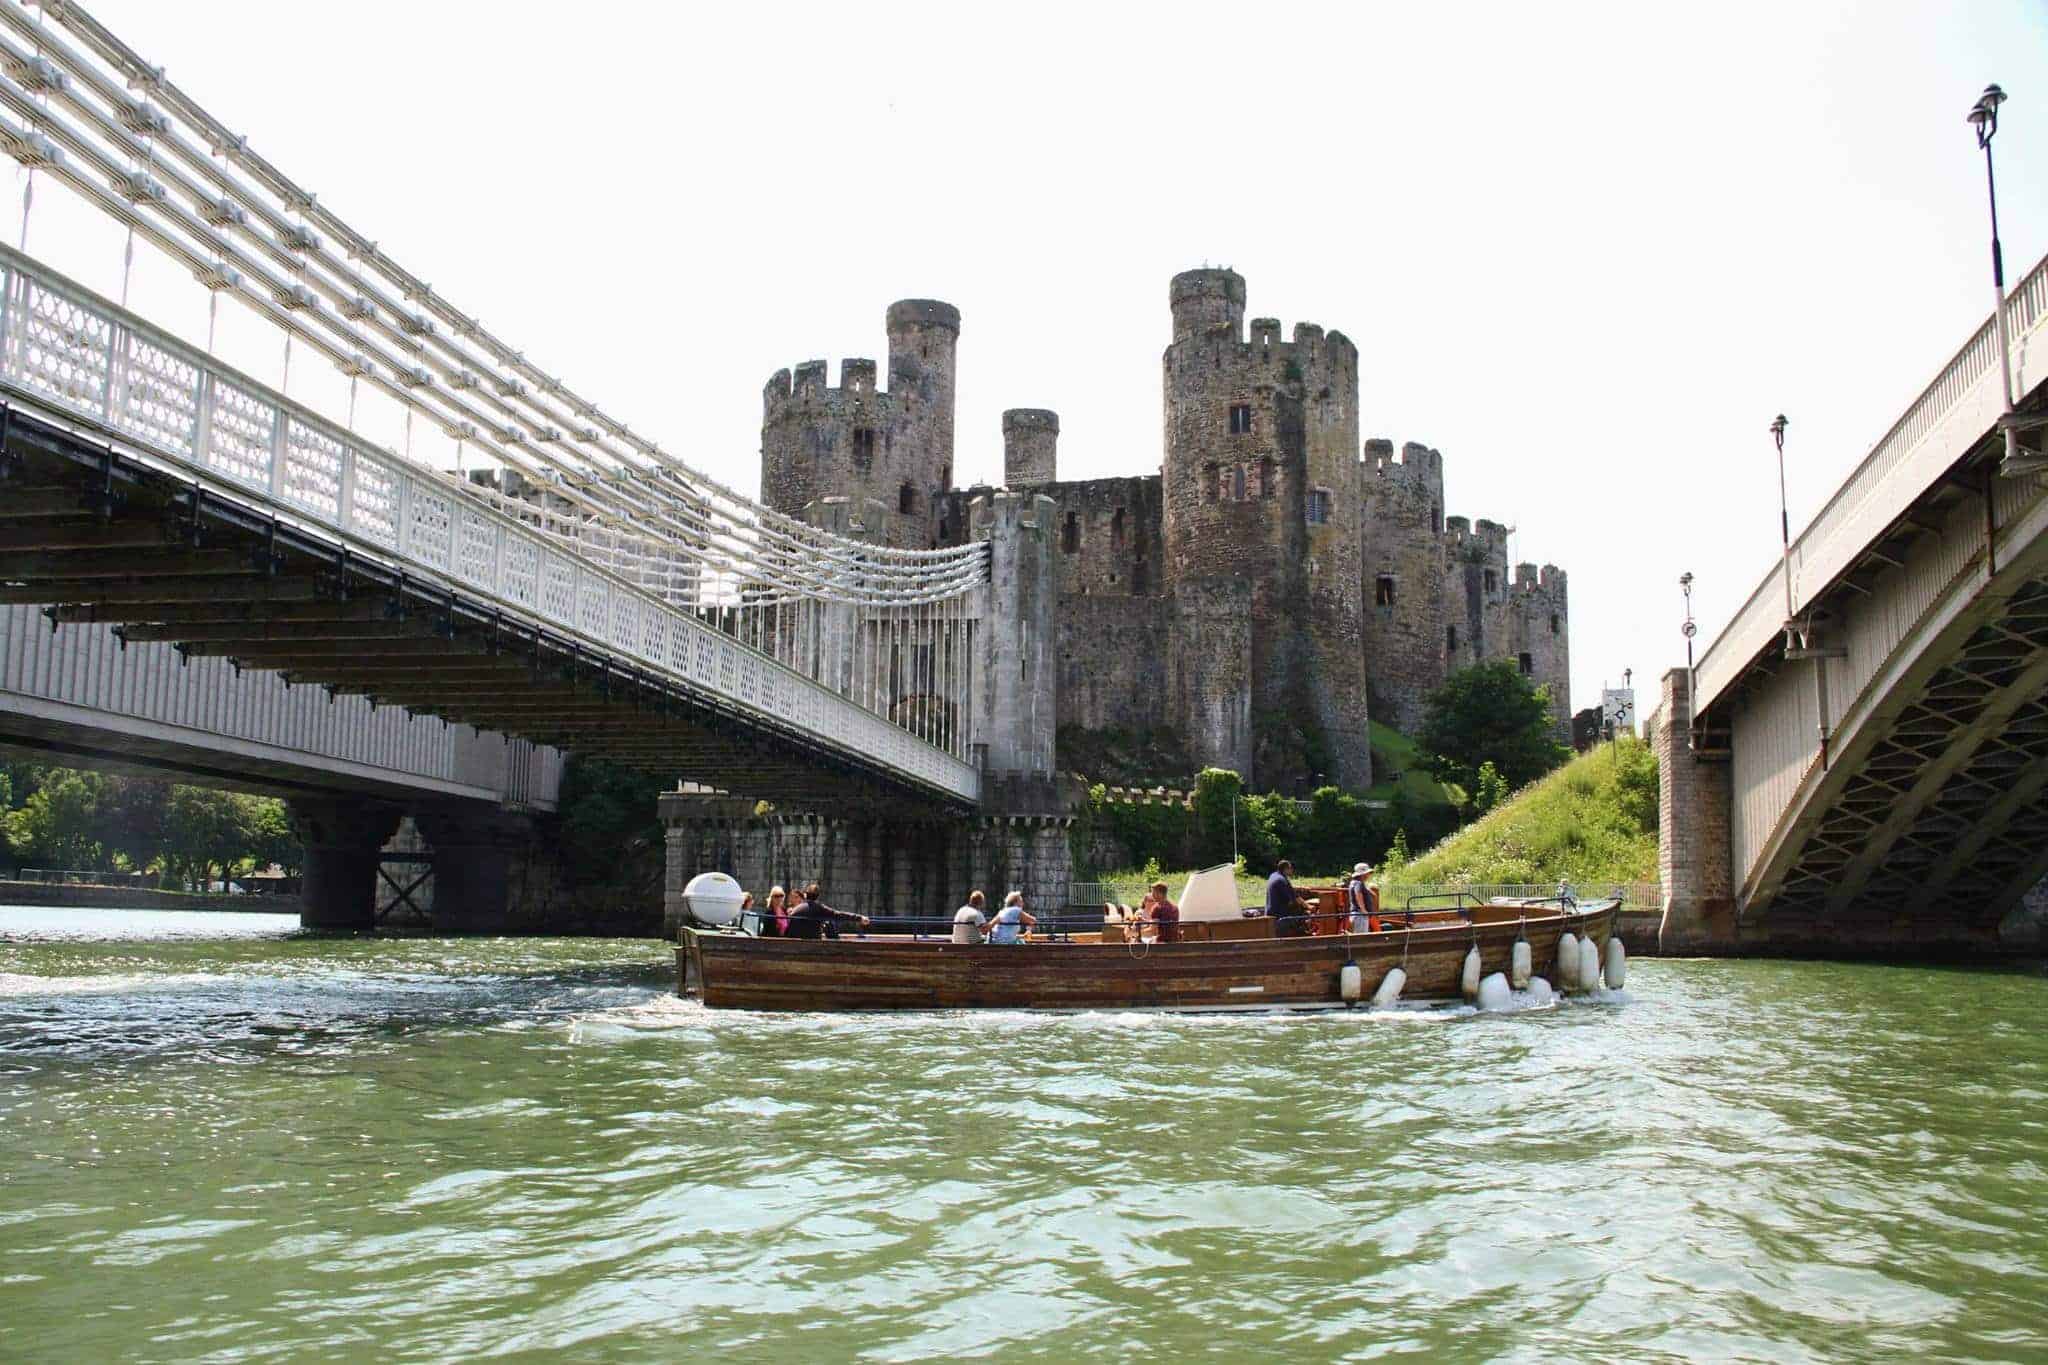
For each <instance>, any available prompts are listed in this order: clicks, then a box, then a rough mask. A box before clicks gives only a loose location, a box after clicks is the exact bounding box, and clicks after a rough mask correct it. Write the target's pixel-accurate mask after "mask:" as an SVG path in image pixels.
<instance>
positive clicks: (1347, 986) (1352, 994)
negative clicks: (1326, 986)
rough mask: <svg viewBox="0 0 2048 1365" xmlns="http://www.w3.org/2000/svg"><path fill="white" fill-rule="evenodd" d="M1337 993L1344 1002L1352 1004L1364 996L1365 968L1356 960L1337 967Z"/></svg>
mask: <svg viewBox="0 0 2048 1365" xmlns="http://www.w3.org/2000/svg"><path fill="white" fill-rule="evenodd" d="M1337 994H1338V996H1339V997H1341V998H1342V999H1343V1001H1344V1003H1345V1004H1347V1005H1349V1004H1353V1003H1355V1002H1356V1001H1358V1000H1360V999H1363V998H1364V996H1365V969H1364V968H1363V967H1361V966H1359V965H1358V964H1357V963H1356V962H1347V963H1345V964H1344V965H1343V966H1342V967H1339V968H1338V969H1337Z"/></svg>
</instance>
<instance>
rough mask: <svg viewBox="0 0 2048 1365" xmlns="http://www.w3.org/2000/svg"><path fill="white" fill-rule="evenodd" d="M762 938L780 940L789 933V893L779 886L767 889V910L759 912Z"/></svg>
mask: <svg viewBox="0 0 2048 1365" xmlns="http://www.w3.org/2000/svg"><path fill="white" fill-rule="evenodd" d="M759 932H760V935H761V937H762V938H781V937H783V936H784V935H785V934H787V933H788V932H789V893H788V892H787V891H784V890H783V889H782V888H781V887H779V886H771V887H769V888H768V908H767V909H766V910H763V911H762V912H761V928H760V931H759Z"/></svg>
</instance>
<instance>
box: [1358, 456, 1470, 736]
mask: <svg viewBox="0 0 2048 1365" xmlns="http://www.w3.org/2000/svg"><path fill="white" fill-rule="evenodd" d="M1362 504H1363V505H1362V507H1361V511H1360V516H1361V521H1362V540H1363V554H1362V556H1361V560H1360V566H1361V568H1362V570H1363V572H1362V574H1361V580H1362V581H1361V583H1360V585H1359V594H1360V598H1361V600H1362V602H1363V607H1362V612H1361V614H1362V617H1363V621H1364V626H1365V671H1366V686H1367V689H1368V691H1369V692H1370V694H1371V698H1372V702H1371V705H1372V713H1373V717H1374V719H1376V720H1379V721H1380V722H1382V723H1383V724H1387V725H1391V726H1393V727H1394V728H1395V729H1396V730H1399V731H1401V732H1402V733H1404V734H1410V735H1412V734H1414V733H1416V732H1417V731H1418V730H1420V729H1421V728H1422V716H1423V701H1424V699H1425V698H1427V697H1428V696H1429V694H1430V693H1431V692H1433V691H1435V690H1436V689H1437V688H1439V687H1441V686H1442V685H1443V681H1444V676H1445V674H1444V625H1445V620H1446V617H1445V607H1444V591H1445V588H1446V586H1447V582H1448V580H1447V577H1446V574H1445V571H1444V543H1443V513H1444V467H1443V456H1442V455H1440V454H1438V453H1437V452H1436V451H1434V450H1431V449H1430V448H1429V447H1427V446H1423V445H1418V444H1416V443H1414V442H1412V441H1411V442H1409V443H1407V444H1406V445H1404V446H1402V447H1401V453H1400V455H1399V456H1398V457H1396V455H1395V454H1394V443H1393V442H1392V441H1386V440H1373V441H1367V442H1366V443H1365V483H1364V497H1363V500H1362Z"/></svg>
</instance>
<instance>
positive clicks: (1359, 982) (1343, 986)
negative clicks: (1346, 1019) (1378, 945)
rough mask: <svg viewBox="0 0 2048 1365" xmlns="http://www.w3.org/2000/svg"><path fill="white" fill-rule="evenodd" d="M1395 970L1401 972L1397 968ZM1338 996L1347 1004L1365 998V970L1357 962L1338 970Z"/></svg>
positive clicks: (1348, 963) (1346, 964) (1347, 964)
mask: <svg viewBox="0 0 2048 1365" xmlns="http://www.w3.org/2000/svg"><path fill="white" fill-rule="evenodd" d="M1395 970H1397V971H1398V970H1399V968H1396V969H1395ZM1337 994H1338V996H1339V997H1340V998H1342V1000H1343V1001H1344V1003H1345V1004H1347V1005H1350V1004H1355V1003H1357V1002H1358V1001H1359V1000H1361V999H1363V998H1364V996H1365V969H1364V968H1363V967H1361V966H1359V965H1358V964H1357V963H1356V962H1347V963H1345V964H1344V965H1343V966H1342V967H1339V968H1338V969H1337Z"/></svg>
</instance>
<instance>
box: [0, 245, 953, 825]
mask: <svg viewBox="0 0 2048 1365" xmlns="http://www.w3.org/2000/svg"><path fill="white" fill-rule="evenodd" d="M0 387H4V389H6V390H7V391H8V396H9V398H10V399H11V400H12V401H20V400H21V399H22V398H26V399H28V400H30V401H31V403H33V404H34V405H35V406H37V407H39V408H42V409H44V410H48V411H51V412H53V413H56V414H58V415H60V416H61V415H75V416H77V417H82V418H84V419H86V420H88V421H89V422H91V423H93V424H94V425H95V426H97V427H99V428H102V429H104V430H105V431H107V432H110V433H115V434H116V435H118V437H120V438H122V439H123V441H124V443H125V444H126V445H127V447H128V448H129V449H130V450H131V451H132V452H133V453H135V454H136V455H137V456H138V457H139V458H142V459H143V460H144V461H145V462H148V463H151V464H154V465H156V466H158V467H160V468H163V469H165V470H166V471H167V472H170V473H173V474H175V475H176V476H178V477H179V478H181V479H184V480H187V481H192V480H198V481H200V482H202V483H204V484H205V485H207V486H209V487H210V488H213V489H215V490H219V491H221V492H223V493H224V494H226V495H229V496H233V497H236V498H237V499H239V500H240V501H243V502H244V503H247V504H251V505H256V506H260V507H263V508H265V509H266V510H267V511H269V512H270V513H272V514H274V515H277V516H279V517H280V519H282V520H286V521H289V522H294V523H297V524H300V525H304V526H308V527H312V528H318V529H319V530H322V531H324V532H327V533H329V534H330V535H331V536H332V537H333V538H335V539H337V540H338V541H340V542H342V543H344V544H347V545H349V546H350V547H351V548H353V549H355V550H359V551H362V552H365V553H366V554H368V555H370V556H371V557H372V558H376V559H380V560H382V561H384V562H388V563H391V564H393V565H398V566H403V567H404V568H405V569H406V571H407V572H408V573H409V574H412V575H415V576H416V577H418V578H419V579H420V580H421V581H422V582H423V583H429V584H442V585H446V586H448V587H453V588H460V589H461V590H464V591H466V592H468V593H469V594H471V595H472V596H474V597H476V598H479V599H481V600H483V601H485V602H487V603H490V604H493V605H495V606H498V607H500V608H502V609H504V610H506V611H507V612H509V613H511V614H513V615H516V616H520V617H524V618H526V619H528V620H530V621H533V622H536V623H538V624H540V625H542V626H545V627H546V628H548V629H549V630H552V631H555V632H557V633H559V634H561V635H563V636H565V637H570V638H573V639H576V640H579V641H581V642H583V643H585V644H588V645H590V646H594V647H596V648H598V649H600V650H603V651H608V652H611V653H613V654H615V655H617V656H618V657H620V658H622V659H625V660H630V661H632V662H633V663H635V664H638V665H640V666H642V667H644V668H647V669H648V670H649V671H651V672H652V673H654V674H656V675H657V676H663V677H668V678H672V679H677V680H680V681H682V682H685V683H687V684H688V685H689V686H691V687H693V688H697V689H702V690H703V691H706V692H710V693H713V694H716V695H717V696H718V697H720V698H723V699H724V700H726V701H728V702H731V703H735V704H736V705H737V706H738V707H739V708H740V709H742V710H743V711H745V712H749V713H752V714H755V715H757V716H759V717H761V718H762V720H763V721H764V723H765V722H775V723H777V724H779V725H782V724H793V725H795V726H796V727H797V728H799V729H801V730H803V731H806V732H808V733H810V734H812V735H815V736H819V737H821V738H823V739H824V741H825V742H826V743H828V744H831V745H836V746H839V747H841V748H843V749H847V750H851V751H853V752H857V753H860V754H864V755H867V756H869V757H871V758H873V759H875V760H878V761H879V762H880V763H882V764H883V765H885V766H887V767H889V768H891V769H894V770H896V771H898V772H900V773H903V774H905V775H907V776H909V777H912V778H915V779H917V780H918V781H921V782H923V783H925V784H927V785H928V786H930V787H933V788H936V789H938V790H940V791H943V792H947V793H949V794H951V795H954V796H957V797H961V798H964V799H967V800H970V801H971V800H974V799H976V798H977V797H978V794H979V790H980V779H979V774H978V772H977V771H976V769H975V768H974V767H973V766H972V765H971V764H969V763H967V762H966V761H964V760H963V759H962V758H961V757H959V756H958V755H957V754H956V753H954V752H949V749H950V748H951V747H952V746H954V745H956V744H961V743H964V739H965V737H964V736H963V735H961V734H960V733H959V730H958V725H957V722H956V723H955V724H954V728H953V729H952V730H951V731H950V732H945V733H941V730H942V728H943V727H941V726H939V725H937V724H936V723H934V724H933V725H932V726H931V727H930V730H929V733H932V734H933V735H934V736H935V737H936V738H934V739H927V738H923V737H920V735H919V734H917V733H913V732H912V730H911V729H910V728H906V726H905V724H903V723H899V722H901V721H903V720H905V719H906V716H905V715H904V714H900V713H902V712H903V711H904V707H903V703H904V702H905V701H906V700H907V699H912V698H915V697H919V696H922V695H926V694H925V693H920V692H918V691H916V690H915V689H916V688H918V687H920V686H924V687H931V688H934V689H935V688H936V685H937V684H936V679H935V678H934V677H933V676H932V672H933V670H935V669H936V668H937V667H939V666H940V661H937V660H933V659H929V658H927V659H923V660H922V661H920V658H919V656H917V655H916V652H915V651H916V650H917V649H918V648H919V647H920V645H921V644H922V646H923V647H926V648H929V647H930V646H931V645H932V644H933V643H934V642H938V643H941V644H943V643H944V642H945V632H943V631H940V630H939V629H937V627H936V625H935V623H937V622H940V621H941V620H943V619H945V618H944V616H943V611H942V609H950V610H956V611H957V610H958V608H957V603H958V602H959V600H960V598H959V594H958V592H957V591H956V592H955V594H954V595H953V596H952V597H951V598H950V599H947V600H945V601H940V602H915V601H912V602H904V601H900V600H892V599H886V598H885V599H883V602H884V605H874V604H872V603H870V602H868V601H867V600H866V599H864V598H863V596H862V593H861V590H860V583H861V574H863V573H864V572H865V569H866V566H864V565H860V564H858V563H856V562H855V561H856V560H857V559H858V555H859V552H860V550H861V549H862V547H860V546H858V545H850V546H849V547H845V548H842V549H841V550H840V551H836V553H843V554H844V556H845V558H846V564H845V565H844V566H843V569H842V573H841V580H842V582H843V583H845V584H846V585H847V590H846V591H844V592H842V593H841V594H840V595H839V596H838V597H837V598H836V599H827V598H825V597H823V596H822V595H819V596H808V597H807V596H799V595H797V594H794V593H790V592H780V593H764V594H762V599H763V600H761V601H759V602H748V601H746V600H744V594H741V595H740V596H739V597H736V598H735V599H734V600H733V601H731V602H730V603H725V604H722V605H721V604H714V605H710V606H706V605H702V604H699V605H695V606H692V605H689V604H688V603H686V602H680V601H676V600H670V598H671V597H673V596H675V594H669V595H663V594H659V593H657V592H654V591H650V590H649V589H648V588H647V587H645V586H641V585H640V584H638V583H635V582H632V581H628V579H626V578H624V577H621V575H620V573H619V572H616V571H615V569H614V567H612V566H611V565H608V564H606V563H600V562H598V561H597V560H595V559H593V558H591V557H589V556H586V555H584V554H581V553H578V550H577V546H576V545H575V543H574V542H573V541H572V540H570V539H566V538H565V537H564V536H562V535H560V534H552V533H550V532H549V531H548V530H545V529H543V528H542V527H541V526H539V525H536V524H534V521H535V520H538V519H537V518H533V519H522V517H520V516H518V515H515V512H516V510H517V508H516V506H515V507H514V508H512V509H509V510H508V509H507V508H506V507H503V506H497V505H491V504H489V503H487V502H485V501H483V500H480V499H479V498H477V497H475V496H472V485H470V484H469V483H468V482H467V481H465V480H461V479H457V478H453V477H451V476H449V475H446V474H442V473H437V472H435V471H432V470H428V469H425V468H423V467H421V466H418V465H415V464H413V463H411V462H408V461H406V460H404V459H403V458H401V457H399V456H397V455H395V454H393V453H391V452H389V451H386V450H382V449H379V448H377V447H375V446H373V445H371V444H369V443H367V442H364V441H362V440H360V439H358V438H356V437H355V436H353V435H351V434H350V433H349V432H348V431H346V430H345V429H343V428H341V427H338V426H336V425H334V424H333V423H331V422H328V421H326V420H325V419H323V418H321V417H319V416H318V415H316V414H314V413H313V412H311V411H309V410H307V409H305V408H304V407H302V406H300V405H299V404H296V403H293V402H292V401H290V400H289V399H287V398H285V397H284V396H283V395H281V394H277V393H274V392H272V391H270V390H268V389H266V388H265V387H263V386H262V385H260V384H257V383H255V382H254V381H253V380H251V379H249V378H248V377H247V376H245V375H242V374H240V373H239V372H237V371H234V370H231V369H229V368H227V367H226V366H223V365H220V364H219V363H217V362H215V361H213V360H212V359H210V358H209V357H208V356H206V355H205V354H204V353H203V352H201V351H199V350H197V349H195V348H193V347H191V346H188V345H186V344H185V343H183V342H181V341H179V340H177V339H176V338H174V337H171V336H169V335H168V334H166V333H163V332H161V331H158V330H157V329H155V328H154V327H152V326H151V325H150V324H149V323H147V322H146V321H145V320H143V319H141V318H139V317H137V316H135V315H134V314H131V313H129V312H128V311H127V310H125V309H122V308H120V307H118V306H117V305H115V304H113V303H111V302H110V301H108V300H105V299H101V298H98V297H97V296H95V295H93V294H92V293H91V292H90V291H88V290H86V289H84V288H82V287H80V286H78V285H77V284H75V283H73V282H71V281H69V280H67V279H65V278H64V277H62V276H60V275H57V274H56V273H55V272H53V271H50V270H48V269H46V268H44V267H42V266H41V265H39V264H38V263H36V262H34V261H32V260H30V259H28V258H27V257H24V256H23V255H21V253H19V252H16V251H13V250H11V249H8V248H5V247H0ZM969 548H970V549H971V550H973V551H976V552H980V553H982V554H983V559H984V566H985V547H981V546H974V547H969ZM641 553H643V554H644V553H645V551H644V550H643V551H641ZM677 558H678V559H681V558H682V556H681V555H680V554H678V556H677ZM985 572H986V571H985V567H984V569H983V576H984V577H985ZM672 576H674V575H673V574H672ZM968 577H971V575H969V576H968ZM726 612H730V613H732V614H733V615H732V618H731V619H726V618H725V617H724V616H723V615H722V614H723V613H726ZM707 617H709V618H710V619H709V620H707V619H706V618H707ZM955 619H960V618H958V617H956V618H955ZM963 623H964V622H963ZM749 632H750V633H751V634H752V635H753V636H754V637H755V638H756V639H758V640H760V641H762V642H764V643H766V644H768V645H770V646H773V647H776V648H790V649H797V648H802V649H804V650H806V651H808V652H809V653H810V654H811V656H812V657H813V659H814V660H815V661H816V666H817V667H818V668H819V669H821V670H825V669H828V668H829V669H831V670H832V671H833V676H835V677H836V678H837V679H838V680H839V683H840V685H839V686H830V685H827V684H826V683H825V682H822V681H820V680H819V678H818V677H816V676H807V675H806V674H805V673H804V672H800V671H798V670H797V669H795V668H791V667H788V666H786V665H785V664H783V663H781V662H779V661H778V660H777V659H775V658H772V657H769V655H768V654H767V653H766V652H764V651H763V650H762V649H760V648H756V647H754V646H753V645H752V644H750V643H749V642H748V640H747V639H745V638H740V636H741V635H743V634H745V633H749ZM864 636H865V637H871V638H872V639H873V640H874V641H876V642H877V643H881V642H884V641H886V642H887V643H888V644H889V645H890V646H891V647H893V648H894V649H896V650H897V654H896V655H895V656H894V657H895V662H896V663H897V665H898V667H897V671H896V674H895V676H894V677H893V678H892V679H891V685H890V687H889V688H887V689H881V688H878V689H876V690H875V691H873V692H872V693H871V694H870V695H871V696H872V697H874V698H875V699H876V704H878V705H881V706H885V707H890V708H892V709H893V710H895V711H896V712H898V713H899V714H897V715H895V716H894V717H893V718H892V716H891V715H888V714H880V713H878V711H877V709H876V708H875V705H863V704H861V702H860V701H858V700H856V699H855V698H853V697H850V696H847V695H843V694H842V690H841V689H842V687H845V686H847V683H846V681H845V680H846V679H847V678H848V677H850V676H851V670H850V669H849V668H848V667H847V666H846V664H845V662H844V661H845V660H848V659H850V658H851V657H852V655H853V653H854V651H855V649H856V642H857V641H858V640H860V639H861V638H863V637H864ZM963 638H966V637H965V636H964V635H963ZM905 649H908V650H910V651H911V656H912V657H911V661H912V663H913V664H915V665H917V667H913V668H905V667H903V651H904V650H905ZM944 664H945V666H947V667H951V666H955V665H958V666H959V671H960V672H961V673H962V675H963V676H964V675H965V674H966V673H967V672H968V670H967V669H966V667H965V664H966V660H965V658H964V657H963V658H959V659H953V660H947V661H944ZM920 670H923V671H922V672H920ZM946 685H947V686H953V685H954V684H953V683H952V681H951V680H950V679H949V680H948V681H947V684H946ZM958 686H959V690H960V693H961V694H962V695H963V696H964V693H965V684H964V681H963V682H961V683H960V684H958ZM913 709H915V708H913ZM924 709H931V708H930V707H926V708H924ZM917 719H919V720H923V719H926V718H924V717H917ZM941 741H943V742H941Z"/></svg>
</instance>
